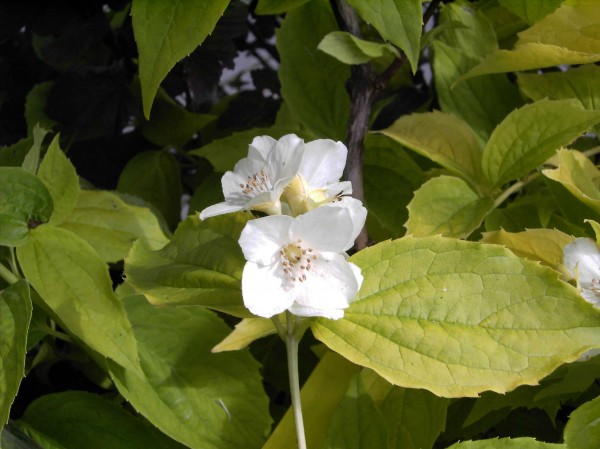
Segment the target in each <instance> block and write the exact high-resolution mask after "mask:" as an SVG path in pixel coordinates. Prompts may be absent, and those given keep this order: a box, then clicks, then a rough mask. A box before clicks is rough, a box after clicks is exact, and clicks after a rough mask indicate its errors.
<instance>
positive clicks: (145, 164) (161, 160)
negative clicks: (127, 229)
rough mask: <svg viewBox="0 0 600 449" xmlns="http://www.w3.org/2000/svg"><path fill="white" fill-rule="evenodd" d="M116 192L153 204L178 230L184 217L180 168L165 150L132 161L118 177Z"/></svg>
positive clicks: (142, 155) (145, 154) (144, 154)
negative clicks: (182, 215)
mask: <svg viewBox="0 0 600 449" xmlns="http://www.w3.org/2000/svg"><path fill="white" fill-rule="evenodd" d="M117 190H119V191H121V192H124V193H129V194H131V195H134V196H137V197H139V198H142V199H144V200H146V201H148V202H149V203H152V204H153V205H154V206H156V207H157V208H158V210H160V211H161V212H162V214H163V216H164V217H165V219H166V220H167V222H168V223H169V226H171V227H172V228H175V226H176V225H177V223H179V221H180V218H181V195H182V194H183V188H182V185H181V168H180V167H179V163H178V162H177V160H176V159H175V158H174V157H173V156H172V155H170V154H169V153H167V152H166V151H144V152H143V153H140V154H138V155H136V156H135V157H134V158H133V159H131V160H130V161H129V162H128V163H127V165H126V166H125V168H124V169H123V171H122V172H121V176H120V177H119V184H118V185H117Z"/></svg>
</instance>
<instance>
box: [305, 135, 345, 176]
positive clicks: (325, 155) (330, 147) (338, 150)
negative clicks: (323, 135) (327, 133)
mask: <svg viewBox="0 0 600 449" xmlns="http://www.w3.org/2000/svg"><path fill="white" fill-rule="evenodd" d="M304 147H305V149H304V157H303V158H302V164H301V165H300V169H299V171H298V172H299V173H300V174H301V175H302V176H303V177H304V179H306V181H307V182H308V184H309V185H310V186H311V187H313V188H318V187H324V186H326V185H328V184H333V183H335V182H337V181H339V180H340V178H341V177H342V174H343V173H344V167H345V166H346V157H347V155H348V149H347V148H346V146H345V145H344V144H343V143H342V142H334V141H333V140H330V139H319V140H313V141H312V142H308V143H306V144H305V145H304Z"/></svg>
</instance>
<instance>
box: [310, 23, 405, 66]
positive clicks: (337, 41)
mask: <svg viewBox="0 0 600 449" xmlns="http://www.w3.org/2000/svg"><path fill="white" fill-rule="evenodd" d="M317 48H318V49H319V50H321V51H322V52H325V53H327V54H328V55H330V56H333V57H334V58H336V59H337V60H338V61H341V62H343V63H344V64H364V63H366V62H369V61H370V60H371V59H375V58H381V57H382V56H386V55H387V56H395V57H399V56H400V54H399V53H398V50H396V48H395V47H393V46H391V45H389V44H382V43H380V42H373V41H366V40H364V39H360V38H358V37H356V36H354V35H353V34H350V33H348V32H346V31H332V32H331V33H329V34H327V35H326V36H325V37H324V38H323V40H322V41H321V42H319V45H318V47H317Z"/></svg>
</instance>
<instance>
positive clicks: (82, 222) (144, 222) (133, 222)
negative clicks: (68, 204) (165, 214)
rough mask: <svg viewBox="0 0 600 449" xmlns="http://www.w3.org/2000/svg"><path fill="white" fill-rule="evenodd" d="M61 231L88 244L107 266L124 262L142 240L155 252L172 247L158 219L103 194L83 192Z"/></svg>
mask: <svg viewBox="0 0 600 449" xmlns="http://www.w3.org/2000/svg"><path fill="white" fill-rule="evenodd" d="M61 227H62V228H64V229H67V230H69V231H71V232H72V233H74V234H76V235H78V236H79V237H80V238H82V239H84V240H85V241H87V242H88V243H89V244H90V245H92V247H93V248H94V249H95V250H96V251H97V252H98V255H99V256H100V258H101V259H102V260H103V261H105V262H117V261H119V260H123V259H124V258H125V256H126V255H127V253H128V252H129V250H130V249H131V246H132V245H133V242H134V241H135V240H137V239H140V240H141V241H143V242H144V245H146V246H147V247H149V248H151V249H159V248H162V247H163V246H165V245H166V244H167V243H169V239H168V237H167V236H166V235H165V231H164V230H163V228H162V227H161V225H160V222H159V220H158V218H157V217H156V215H154V214H153V213H152V212H151V211H150V209H148V208H147V207H140V206H135V205H133V204H128V203H127V202H125V201H123V199H121V198H120V197H119V196H118V195H116V194H115V193H112V192H107V191H103V190H82V191H81V192H80V193H79V197H78V199H77V205H76V206H75V209H73V211H72V212H71V214H70V215H69V216H68V217H67V219H66V220H65V221H64V222H63V223H62V224H61Z"/></svg>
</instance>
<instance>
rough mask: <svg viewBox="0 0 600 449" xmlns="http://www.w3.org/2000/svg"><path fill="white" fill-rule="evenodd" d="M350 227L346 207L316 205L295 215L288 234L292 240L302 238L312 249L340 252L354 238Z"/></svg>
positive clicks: (349, 217)
mask: <svg viewBox="0 0 600 449" xmlns="http://www.w3.org/2000/svg"><path fill="white" fill-rule="evenodd" d="M352 229H353V223H352V219H351V216H350V212H349V211H348V209H346V208H343V207H317V208H316V209H313V210H311V211H309V212H306V213H305V214H302V215H299V216H298V217H296V219H295V220H294V223H293V224H292V226H291V228H290V236H291V238H292V239H293V240H296V239H302V241H303V242H305V244H306V245H308V246H310V247H311V248H313V249H318V250H319V251H332V252H336V253H341V252H343V251H344V250H345V248H346V247H348V243H349V242H352V241H353V240H354V239H353V238H352ZM350 246H351V245H350Z"/></svg>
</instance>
